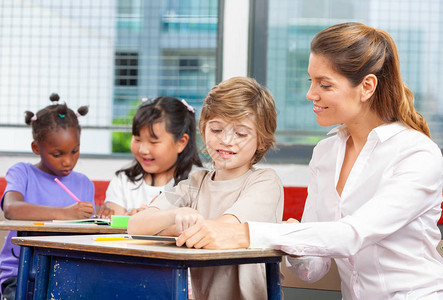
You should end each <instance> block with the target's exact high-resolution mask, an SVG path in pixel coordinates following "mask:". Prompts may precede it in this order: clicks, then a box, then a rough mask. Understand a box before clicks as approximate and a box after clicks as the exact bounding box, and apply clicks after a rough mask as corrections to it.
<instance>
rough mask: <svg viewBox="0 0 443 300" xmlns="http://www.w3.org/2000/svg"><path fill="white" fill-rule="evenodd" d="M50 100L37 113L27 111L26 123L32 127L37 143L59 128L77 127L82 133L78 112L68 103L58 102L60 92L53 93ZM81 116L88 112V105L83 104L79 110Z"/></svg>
mask: <svg viewBox="0 0 443 300" xmlns="http://www.w3.org/2000/svg"><path fill="white" fill-rule="evenodd" d="M49 100H50V101H51V102H52V104H51V105H48V106H46V107H45V108H43V109H41V110H39V111H38V112H37V113H36V114H34V113H33V112H31V111H25V123H26V124H27V125H31V127H32V137H33V138H34V141H36V142H37V143H39V142H42V141H44V140H45V138H46V135H47V134H48V132H53V131H57V130H59V129H67V128H76V129H77V130H78V133H79V134H80V131H81V128H80V124H79V123H78V118H77V114H76V113H75V112H74V111H73V110H72V109H70V108H68V106H67V105H66V103H63V104H58V101H59V100H60V97H59V95H58V94H55V93H53V94H51V96H49ZM77 112H78V115H79V116H84V115H86V114H87V113H88V107H87V106H81V107H80V108H79V109H78V110H77Z"/></svg>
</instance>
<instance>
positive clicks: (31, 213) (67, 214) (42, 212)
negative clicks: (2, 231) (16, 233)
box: [3, 191, 94, 220]
mask: <svg viewBox="0 0 443 300" xmlns="http://www.w3.org/2000/svg"><path fill="white" fill-rule="evenodd" d="M3 211H4V213H5V218H6V219H9V220H63V219H85V218H89V217H91V216H92V215H93V214H94V207H93V205H92V203H90V202H85V201H81V202H77V203H75V204H72V205H69V206H65V207H54V206H44V205H36V204H30V203H26V202H25V201H24V197H23V195H22V194H21V193H19V192H15V191H9V192H7V193H6V194H5V196H4V198H3Z"/></svg>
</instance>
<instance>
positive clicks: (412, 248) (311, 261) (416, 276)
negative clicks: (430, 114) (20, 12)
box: [177, 23, 443, 299]
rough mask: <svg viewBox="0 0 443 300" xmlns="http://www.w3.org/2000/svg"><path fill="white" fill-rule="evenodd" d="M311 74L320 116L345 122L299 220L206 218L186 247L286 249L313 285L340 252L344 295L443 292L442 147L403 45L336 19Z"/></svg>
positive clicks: (315, 171) (316, 45)
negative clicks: (408, 74) (416, 93)
mask: <svg viewBox="0 0 443 300" xmlns="http://www.w3.org/2000/svg"><path fill="white" fill-rule="evenodd" d="M308 73H309V76H310V78H311V87H310V89H309V91H308V93H307V98H308V100H310V101H312V103H313V110H314V113H315V114H316V117H317V122H318V123H319V124H320V125H322V126H331V125H338V127H336V128H335V129H333V130H332V131H331V132H330V133H331V134H332V133H336V134H335V135H333V136H331V137H328V138H326V139H324V140H323V141H321V142H320V143H319V144H318V145H317V146H316V147H315V149H314V152H313V156H312V160H311V162H310V171H311V180H310V184H309V186H308V198H307V200H306V205H305V210H304V213H303V218H302V222H301V223H295V222H292V221H290V222H288V223H285V224H266V223H254V222H248V223H244V224H238V225H226V226H220V224H214V223H210V222H205V223H202V224H199V225H196V226H194V227H192V228H190V229H188V230H187V231H186V232H184V233H183V234H182V236H180V237H179V239H178V240H177V245H182V244H186V245H187V246H188V247H196V248H220V247H222V248H241V247H251V248H256V247H273V248H276V249H281V250H283V251H285V252H287V253H288V254H290V255H295V256H300V257H291V258H289V259H288V260H289V262H290V264H291V269H292V270H293V271H294V273H296V274H297V275H298V276H299V277H301V278H302V279H304V280H307V281H311V282H313V281H316V280H318V279H320V278H321V277H323V276H324V275H325V274H326V273H327V272H328V270H329V266H330V262H331V259H334V260H335V261H336V263H337V266H338V270H339V273H340V278H341V282H342V284H341V291H342V295H343V298H344V299H418V298H420V299H422V298H426V299H443V260H442V258H441V256H440V255H439V254H438V252H437V250H436V247H437V244H438V242H439V241H440V239H441V235H440V231H439V229H438V227H437V221H438V219H439V218H440V215H441V208H440V207H441V202H442V182H443V176H442V175H443V174H442V170H443V168H442V166H443V164H442V162H443V160H442V154H441V150H440V149H439V147H438V146H437V145H436V144H435V143H434V142H433V141H432V140H431V139H430V133H429V128H428V125H427V123H426V121H425V119H424V118H423V116H422V115H420V114H419V113H418V112H417V111H416V110H415V108H414V97H413V94H412V92H411V91H410V90H409V89H408V88H407V87H406V85H405V84H404V83H403V81H402V79H401V76H400V66H399V59H398V53H397V49H396V46H395V43H394V41H393V40H392V38H391V37H390V36H389V34H387V33H386V32H385V31H383V30H379V29H375V28H372V27H369V26H366V25H363V24H360V23H344V24H339V25H335V26H332V27H329V28H327V29H325V30H323V31H321V32H320V33H318V34H317V35H316V36H315V37H314V39H313V41H312V43H311V54H310V58H309V67H308Z"/></svg>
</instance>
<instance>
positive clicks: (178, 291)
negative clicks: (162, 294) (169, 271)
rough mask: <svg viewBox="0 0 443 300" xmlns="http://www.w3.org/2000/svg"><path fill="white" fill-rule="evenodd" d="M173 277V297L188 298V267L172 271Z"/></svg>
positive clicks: (184, 299)
mask: <svg viewBox="0 0 443 300" xmlns="http://www.w3.org/2000/svg"><path fill="white" fill-rule="evenodd" d="M173 277H174V281H175V288H174V290H175V295H173V297H174V298H173V299H177V300H179V299H183V300H186V299H188V280H191V278H188V269H187V268H184V269H183V268H179V269H176V270H175V271H174V272H173Z"/></svg>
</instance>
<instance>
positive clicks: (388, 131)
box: [371, 122, 407, 143]
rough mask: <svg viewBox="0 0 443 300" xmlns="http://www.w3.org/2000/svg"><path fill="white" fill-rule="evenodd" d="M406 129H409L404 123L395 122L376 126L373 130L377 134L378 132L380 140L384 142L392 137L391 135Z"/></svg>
mask: <svg viewBox="0 0 443 300" xmlns="http://www.w3.org/2000/svg"><path fill="white" fill-rule="evenodd" d="M406 129H407V127H406V126H405V125H403V124H402V123H400V122H394V123H385V124H382V125H380V126H378V127H376V128H374V129H373V130H372V132H375V134H377V136H378V139H379V140H380V142H382V143H383V142H384V141H386V140H388V139H390V138H391V137H393V136H394V135H396V134H397V133H399V132H400V131H403V130H406ZM372 132H371V133H372Z"/></svg>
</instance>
